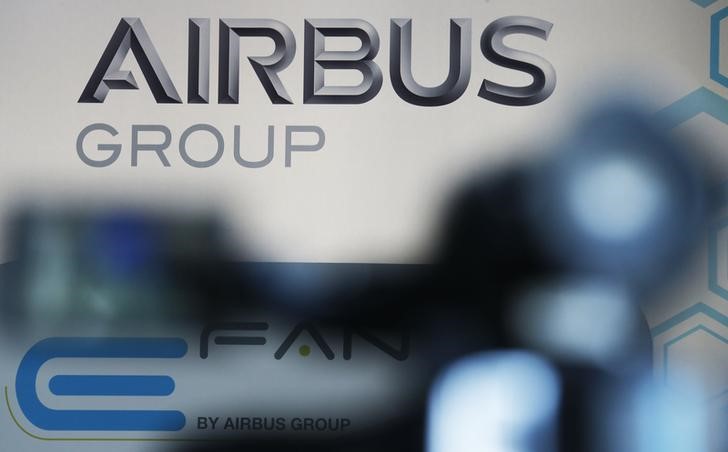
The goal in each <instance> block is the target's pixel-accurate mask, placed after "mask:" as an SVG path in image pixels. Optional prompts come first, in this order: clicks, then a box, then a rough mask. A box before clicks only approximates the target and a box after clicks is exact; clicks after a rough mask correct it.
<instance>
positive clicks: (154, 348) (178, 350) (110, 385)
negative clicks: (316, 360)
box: [5, 321, 410, 441]
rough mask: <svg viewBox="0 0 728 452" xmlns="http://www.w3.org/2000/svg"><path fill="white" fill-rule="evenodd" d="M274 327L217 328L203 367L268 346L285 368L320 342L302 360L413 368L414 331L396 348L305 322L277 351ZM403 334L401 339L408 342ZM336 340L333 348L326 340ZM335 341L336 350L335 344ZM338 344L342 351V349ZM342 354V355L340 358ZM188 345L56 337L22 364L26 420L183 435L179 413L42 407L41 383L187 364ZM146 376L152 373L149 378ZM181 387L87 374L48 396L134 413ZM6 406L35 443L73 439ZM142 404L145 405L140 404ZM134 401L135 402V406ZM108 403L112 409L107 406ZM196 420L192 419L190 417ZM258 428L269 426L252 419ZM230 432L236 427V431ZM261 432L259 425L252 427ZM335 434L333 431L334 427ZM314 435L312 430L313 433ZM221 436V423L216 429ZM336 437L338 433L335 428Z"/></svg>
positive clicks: (296, 424)
mask: <svg viewBox="0 0 728 452" xmlns="http://www.w3.org/2000/svg"><path fill="white" fill-rule="evenodd" d="M269 326H270V325H269V323H268V322H260V321H259V322H216V323H212V324H209V325H206V326H205V327H204V328H203V329H202V331H201V333H200V350H199V357H200V359H201V360H202V361H200V362H205V360H206V359H207V358H208V356H209V351H210V350H209V349H210V344H211V343H214V344H215V345H216V346H238V347H239V346H256V347H260V346H266V345H271V346H273V347H274V348H273V349H272V350H271V351H272V352H273V353H272V357H273V358H274V359H276V360H281V359H283V358H284V357H285V356H287V355H288V352H289V350H290V349H291V348H292V346H293V345H294V343H298V342H300V341H301V337H302V336H304V335H305V336H307V337H309V338H310V339H311V340H313V344H312V345H313V347H312V346H309V345H308V344H304V345H301V346H300V347H299V348H298V353H297V354H298V355H300V357H302V358H306V357H308V356H309V354H310V353H312V351H313V350H314V347H316V348H317V349H318V351H319V352H320V354H321V356H322V357H323V358H324V359H325V360H326V361H333V360H335V359H336V358H337V357H340V358H342V359H343V361H350V360H351V359H352V357H353V354H354V353H353V350H354V348H355V343H356V344H360V345H364V346H366V347H369V348H372V349H374V350H378V351H380V352H382V353H383V354H384V355H385V356H388V357H389V358H391V359H393V360H394V361H396V362H402V361H406V360H407V359H408V358H409V355H410V335H409V334H408V332H406V331H401V332H398V333H396V334H395V336H399V340H398V341H397V342H399V343H398V344H396V345H392V344H391V341H392V334H391V332H390V334H388V335H385V337H381V336H380V335H379V334H375V333H374V332H373V331H371V330H369V329H368V328H364V327H361V326H357V327H352V326H348V327H345V328H336V331H337V332H336V334H335V335H334V334H332V332H331V331H329V330H328V329H327V330H323V329H321V328H319V327H318V326H317V325H316V324H315V323H314V322H312V321H303V322H298V323H295V324H292V325H289V328H290V330H288V331H289V332H288V334H285V335H284V336H283V337H282V338H280V342H278V341H277V340H276V341H274V342H273V343H269V341H268V339H269V338H268V337H267V336H268V334H267V333H269V331H268V330H269ZM400 333H401V334H400ZM326 336H328V340H327V338H326ZM331 340H334V343H332V342H330V341H331ZM336 342H338V344H336ZM337 349H338V350H339V351H335V350H337ZM187 352H188V346H187V342H186V341H185V340H184V339H181V338H141V337H126V338H99V337H53V338H48V339H44V340H41V341H40V342H38V343H36V344H35V345H33V346H32V347H31V348H30V349H29V350H28V351H27V353H26V354H25V356H24V357H23V358H22V360H21V362H20V365H19V367H18V371H17V374H16V380H15V392H16V399H17V405H18V407H19V408H20V411H21V412H22V413H23V414H24V416H25V418H26V419H27V420H28V422H30V423H31V424H32V425H33V426H35V427H36V428H38V429H41V430H45V431H64V432H107V433H111V432H147V433H152V432H160V433H161V432H180V431H181V430H183V429H185V426H186V423H187V419H188V418H187V417H186V416H185V415H184V414H183V413H182V412H181V411H177V410H169V409H167V410H155V409H147V410H139V409H54V408H52V407H49V406H47V405H46V404H45V403H44V402H43V401H41V398H42V394H43V391H40V392H39V391H38V387H39V386H38V383H39V381H40V380H43V378H44V375H41V372H40V370H41V368H42V367H43V366H44V365H45V364H46V363H48V362H49V361H51V360H55V359H59V358H61V359H64V358H66V359H74V358H91V359H109V358H111V359H117V358H122V359H129V358H132V359H150V358H151V359H180V358H183V357H185V356H186V355H187ZM142 373H144V372H142ZM175 386H176V385H175V380H174V379H173V378H172V377H171V376H169V375H131V374H126V375H110V374H84V375H63V374H58V375H52V376H51V377H50V378H49V379H48V383H47V389H48V390H49V391H50V394H51V395H53V396H58V397H59V398H60V399H63V398H66V400H70V399H71V398H73V399H72V400H74V401H77V400H78V398H79V397H81V398H83V397H111V398H112V400H113V398H115V397H118V400H120V401H121V400H124V401H125V405H126V406H128V403H129V401H128V399H126V398H136V397H165V396H169V395H172V393H174V391H175ZM5 396H6V402H7V406H8V410H9V412H10V415H11V417H12V418H13V420H14V421H15V422H16V424H17V425H18V427H19V428H20V429H21V430H23V431H24V432H25V433H26V434H28V435H29V436H32V437H34V438H38V439H44V440H59V439H66V440H68V439H69V438H65V437H64V438H45V437H41V436H37V435H34V434H32V433H30V432H29V431H27V430H26V429H25V428H23V426H22V425H21V424H20V422H18V419H17V418H16V417H15V415H14V414H13V410H12V408H11V405H10V400H9V399H8V395H7V388H6V394H5ZM137 400H138V399H137ZM132 401H133V399H132ZM104 403H106V402H104ZM188 414H189V413H188ZM200 419H205V420H207V419H213V420H215V421H217V419H220V418H219V417H211V418H207V417H203V418H199V417H198V426H197V429H198V430H205V429H207V428H206V427H201V425H200ZM250 419H252V421H251V422H253V421H256V420H260V419H262V418H250ZM274 419H275V422H276V424H275V425H276V428H290V429H291V430H293V431H300V430H305V429H306V428H307V426H308V424H307V422H309V421H310V423H311V425H312V426H313V427H315V426H316V425H318V424H315V421H322V419H313V418H298V417H296V418H290V419H288V418H286V417H281V416H278V417H276V418H274ZM335 421H336V422H338V423H339V424H337V425H340V427H337V428H346V427H348V426H349V425H350V424H351V420H350V419H343V418H342V419H338V420H335ZM245 422H247V421H246V420H240V419H237V418H230V419H228V420H226V421H224V422H223V424H224V425H225V427H224V428H223V430H231V429H235V428H240V429H244V427H245V426H246V425H247V424H246V423H245ZM228 424H230V425H231V426H232V427H228ZM238 424H239V425H240V427H237V426H238ZM251 425H252V426H253V427H254V426H255V423H254V422H253V423H251ZM326 425H327V428H328V426H329V423H327V424H326ZM313 427H312V428H313ZM211 428H212V429H214V428H215V425H214V423H213V424H212V426H211ZM331 430H332V431H334V430H336V429H334V428H333V427H332V428H331ZM76 439H79V440H105V441H111V440H122V441H130V440H134V441H147V440H163V441H187V440H191V439H190V438H188V437H180V436H178V435H177V434H175V435H174V436H173V437H165V438H157V437H155V436H152V437H147V436H146V435H145V437H143V438H131V437H126V436H124V437H123V438H109V437H104V438H89V437H83V438H76Z"/></svg>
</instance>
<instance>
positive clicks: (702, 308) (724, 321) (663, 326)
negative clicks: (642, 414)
mask: <svg viewBox="0 0 728 452" xmlns="http://www.w3.org/2000/svg"><path fill="white" fill-rule="evenodd" d="M700 314H704V315H706V316H707V317H708V318H710V319H712V320H715V321H716V322H718V323H719V324H721V325H723V326H725V327H726V328H728V316H726V315H724V314H722V313H721V312H719V311H717V310H716V309H714V308H712V307H710V306H708V305H707V304H705V303H696V304H694V305H692V306H690V307H689V308H686V309H684V310H682V311H680V312H679V313H677V314H675V315H674V316H672V317H671V318H669V319H667V320H665V321H664V322H662V323H660V324H659V325H657V326H655V327H653V328H652V329H651V330H650V332H651V333H652V338H653V339H654V338H656V337H657V336H659V335H661V334H664V333H666V332H668V331H670V330H672V329H673V328H674V327H676V326H677V325H679V324H681V323H683V322H685V321H687V320H689V319H691V318H692V317H695V316H696V315H700ZM698 331H704V332H706V333H708V334H709V335H711V336H713V337H715V338H716V339H719V340H720V341H721V342H723V343H725V344H728V338H726V337H725V336H723V335H721V334H720V333H717V332H716V331H715V330H713V329H711V328H710V327H708V326H707V325H705V324H703V323H699V324H698V325H697V326H695V327H693V328H691V329H690V330H688V331H686V332H685V333H683V334H681V335H679V336H677V337H675V338H673V339H671V340H669V341H668V342H666V343H665V344H664V345H663V347H662V356H663V364H662V368H663V369H662V370H663V379H664V380H667V371H668V368H669V364H670V347H671V346H673V345H675V344H676V343H678V342H680V341H682V340H683V339H685V338H686V337H688V336H690V335H692V334H694V333H696V332H698ZM726 393H728V389H725V390H723V391H721V392H720V393H718V394H717V395H712V396H711V397H710V399H709V400H716V399H719V398H721V397H723V396H724V395H725V394H726Z"/></svg>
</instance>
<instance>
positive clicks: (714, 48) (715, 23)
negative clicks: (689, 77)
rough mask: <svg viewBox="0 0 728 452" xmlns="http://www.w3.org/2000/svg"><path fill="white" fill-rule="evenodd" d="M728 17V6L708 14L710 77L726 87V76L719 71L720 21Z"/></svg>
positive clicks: (727, 85)
mask: <svg viewBox="0 0 728 452" xmlns="http://www.w3.org/2000/svg"><path fill="white" fill-rule="evenodd" d="M726 18H728V7H725V8H723V9H721V10H719V11H717V12H716V13H714V14H713V15H712V16H710V78H711V79H712V80H713V81H715V82H718V83H720V84H721V85H723V86H725V87H726V88H728V77H726V76H725V75H724V74H723V73H721V72H720V34H721V33H720V23H721V22H723V21H724V20H725V19H726Z"/></svg>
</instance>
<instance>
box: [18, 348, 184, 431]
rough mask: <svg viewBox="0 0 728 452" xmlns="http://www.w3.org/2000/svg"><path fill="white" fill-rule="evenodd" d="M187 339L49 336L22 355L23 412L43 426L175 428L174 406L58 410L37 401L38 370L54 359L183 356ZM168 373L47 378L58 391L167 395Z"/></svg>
mask: <svg viewBox="0 0 728 452" xmlns="http://www.w3.org/2000/svg"><path fill="white" fill-rule="evenodd" d="M186 354H187V343H186V342H185V341H184V340H183V339H179V338H49V339H44V340H42V341H40V342H38V343H37V344H35V345H34V346H33V347H31V349H30V350H28V352H27V353H26V354H25V356H24V357H23V360H22V361H21V363H20V366H19V368H18V373H17V376H16V379H15V390H16V395H17V400H18V405H19V406H20V409H21V410H22V412H23V414H24V415H25V417H26V418H27V419H28V420H29V421H30V422H31V423H32V424H33V425H35V426H36V427H38V428H40V429H43V430H77V431H177V430H181V429H182V428H183V427H184V426H185V422H186V419H185V416H184V414H182V413H181V412H179V411H173V410H56V409H52V408H49V407H47V406H46V405H44V404H43V402H41V401H40V399H39V397H38V392H37V390H36V381H37V378H38V372H39V370H40V368H41V366H43V364H45V363H46V362H48V361H49V360H51V359H56V358H170V359H177V358H182V357H184V356H185V355H186ZM174 386H175V384H174V380H173V379H172V378H171V377H169V376H166V375H132V376H123V375H57V376H55V377H53V378H52V379H51V380H50V382H49V388H50V390H51V393H53V394H54V395H57V396H61V397H66V396H166V395H170V394H171V393H172V392H173V391H174Z"/></svg>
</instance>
